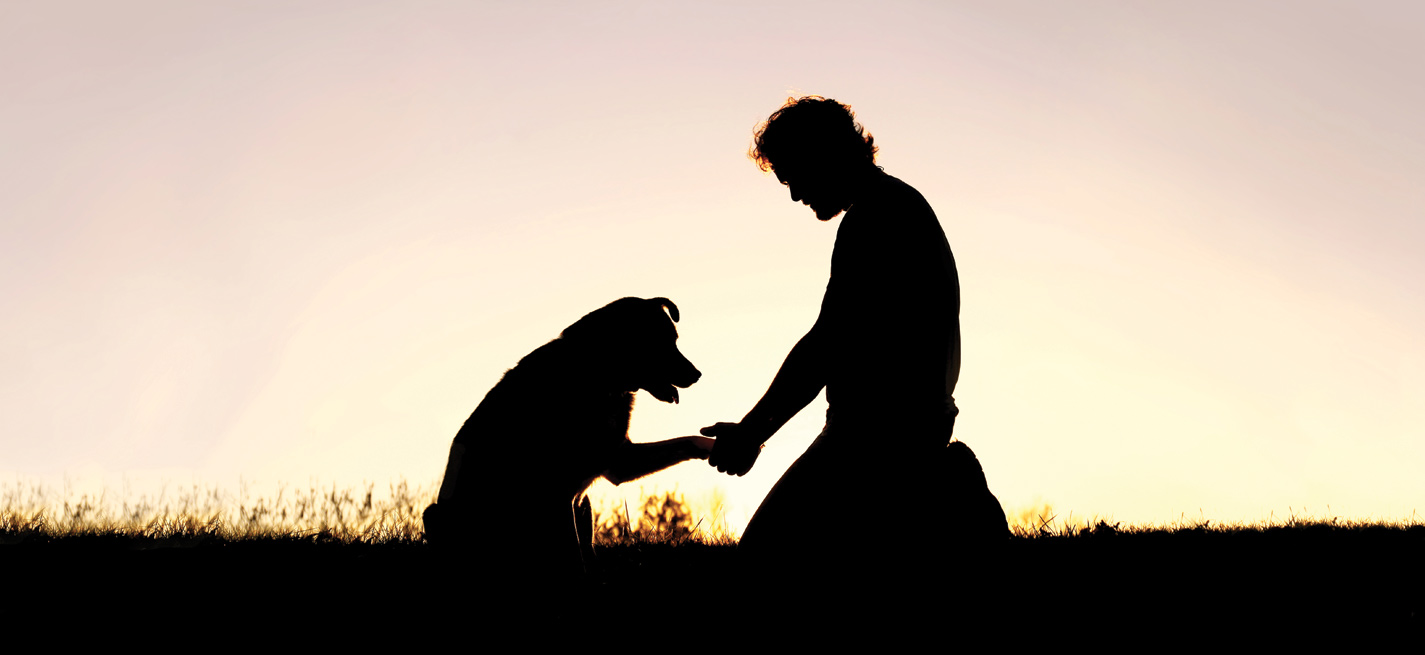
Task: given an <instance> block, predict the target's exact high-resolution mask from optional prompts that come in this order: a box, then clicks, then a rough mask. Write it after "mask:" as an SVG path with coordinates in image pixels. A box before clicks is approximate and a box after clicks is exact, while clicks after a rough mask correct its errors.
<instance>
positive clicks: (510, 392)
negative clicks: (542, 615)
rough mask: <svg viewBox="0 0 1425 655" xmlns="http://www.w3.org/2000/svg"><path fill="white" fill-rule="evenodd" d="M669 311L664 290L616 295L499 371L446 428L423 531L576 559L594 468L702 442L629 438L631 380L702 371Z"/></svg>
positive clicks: (585, 542)
mask: <svg viewBox="0 0 1425 655" xmlns="http://www.w3.org/2000/svg"><path fill="white" fill-rule="evenodd" d="M665 309H666V310H667V313H666V314H665V313H664V310H665ZM670 318H671V319H672V320H669V319H670ZM677 320H678V307H677V306H676V305H674V304H673V301H671V300H668V299H667V298H652V299H643V298H623V299H620V300H616V301H614V302H612V303H609V304H608V305H606V306H604V307H602V308H600V309H597V310H594V311H593V312H590V313H589V314H588V315H586V316H584V317H583V318H581V319H579V320H578V321H577V322H575V323H574V324H573V325H570V326H569V327H568V328H565V329H564V331H563V333H561V334H560V336H559V338H557V339H555V340H553V341H551V342H549V343H547V344H545V345H544V346H541V347H540V348H538V349H536V350H535V351H534V352H532V353H530V354H529V355H527V356H525V358H524V359H521V360H520V362H519V365H517V366H515V367H514V368H512V369H510V370H509V371H507V372H506V373H505V375H504V377H503V378H502V379H501V380H500V382H499V383H498V384H496V385H495V387H494V388H492V389H491V390H490V392H489V393H488V394H486V396H485V399H484V400H483V401H481V402H480V404H479V406H478V407H476V408H475V411H474V413H472V414H471V415H470V418H469V419H467V420H466V421H465V425H464V426H463V427H461V429H460V432H459V433H457V434H456V435H455V441H454V443H453V444H452V445H451V447H450V460H449V462H448V463H447V464H446V468H445V477H444V479H443V480H442V482H441V485H440V495H439V497H438V498H437V500H436V502H435V503H434V504H432V505H431V506H430V507H428V508H426V510H425V516H424V519H425V529H426V539H427V540H428V541H430V542H431V543H432V544H434V545H436V546H455V547H458V548H460V549H461V550H467V549H469V550H473V551H476V552H479V553H480V554H481V555H482V557H481V560H480V561H483V562H489V563H492V564H493V563H497V562H498V563H500V564H501V565H502V566H504V565H514V567H516V568H519V569H526V570H545V571H549V572H551V573H558V572H560V571H567V572H578V571H580V570H582V569H583V568H584V566H585V564H584V561H585V560H588V559H589V558H590V557H592V555H593V546H592V544H593V516H592V513H591V511H590V506H589V500H588V497H587V496H585V492H586V491H587V490H588V488H589V485H591V484H593V482H594V480H596V479H598V478H600V477H602V478H605V479H607V480H608V481H610V482H612V483H614V484H621V483H623V482H627V481H629V480H635V479H638V478H641V477H643V476H645V475H649V474H651V473H655V472H658V471H661V470H663V469H665V468H668V467H670V466H672V465H674V464H677V463H680V462H684V461H687V460H690V459H707V457H708V453H709V452H711V450H712V445H713V440H712V439H710V438H708V437H702V436H688V437H679V438H676V439H668V440H666V441H659V442H655V443H637V444H636V443H633V442H631V441H629V438H628V422H629V415H630V413H631V412H632V410H633V394H634V392H635V391H637V390H639V389H643V390H645V391H647V392H648V393H650V394H653V397H654V398H657V399H659V400H661V401H663V402H665V403H676V402H678V388H687V387H688V386H690V385H692V384H693V383H694V382H697V381H698V378H699V377H701V376H702V374H701V373H700V372H698V369H696V368H694V367H693V364H692V362H689V361H688V359H687V358H686V357H684V356H683V354H682V353H680V352H678V346H677V339H678V330H677V328H676V326H674V325H673V323H674V322H676V321H677ZM486 556H488V557H490V558H486ZM521 565H528V567H532V568H526V567H525V566H521Z"/></svg>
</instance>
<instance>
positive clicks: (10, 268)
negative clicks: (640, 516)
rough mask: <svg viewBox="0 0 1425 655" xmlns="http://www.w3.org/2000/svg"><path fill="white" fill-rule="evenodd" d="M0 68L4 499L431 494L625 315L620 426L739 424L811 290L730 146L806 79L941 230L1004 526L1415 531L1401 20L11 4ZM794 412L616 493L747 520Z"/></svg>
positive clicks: (1420, 504)
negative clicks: (613, 315) (232, 490)
mask: <svg viewBox="0 0 1425 655" xmlns="http://www.w3.org/2000/svg"><path fill="white" fill-rule="evenodd" d="M0 89H4V93H0V189H3V191H0V305H3V307H4V308H5V309H4V312H3V314H0V330H3V334H4V335H5V339H4V340H3V342H0V474H3V475H4V476H5V477H7V478H13V479H21V480H51V481H52V480H57V479H59V478H61V477H62V476H65V475H69V476H70V477H71V478H74V479H89V480H105V481H107V483H108V484H114V483H116V482H117V481H118V480H119V479H121V478H124V477H128V478H130V479H137V480H176V481H178V482H187V481H189V480H202V481H207V482H211V483H214V484H220V485H228V486H231V485H234V484H235V483H236V481H237V479H238V477H239V476H244V477H245V479H249V480H271V481H276V480H285V481H289V482H294V483H303V482H306V481H307V480H309V479H318V480H327V481H337V482H340V483H343V484H345V483H354V482H358V481H360V480H362V479H369V480H373V481H376V482H378V484H383V485H384V483H385V481H387V480H390V479H395V478H401V477H404V478H406V479H408V480H410V481H412V482H415V483H429V482H433V481H435V480H436V479H437V478H438V476H439V475H440V470H441V467H442V466H443V464H444V457H445V453H446V449H447V448H448V446H449V442H450V439H451V437H452V436H453V435H454V433H455V430H456V429H457V428H458V427H459V425H460V424H461V422H463V420H464V419H465V417H466V416H467V415H468V414H469V412H470V410H471V409H472V408H473V407H474V406H475V404H476V403H477V402H478V401H479V400H480V398H481V397H482V396H483V394H484V393H485V391H487V390H488V389H489V387H490V386H491V385H492V384H493V383H494V382H495V381H496V380H497V379H498V378H499V376H500V374H501V373H503V371H504V370H505V369H506V368H508V367H510V366H512V365H514V363H515V362H516V361H518V359H519V358H520V357H521V356H522V355H524V354H525V353H527V352H528V351H529V350H531V349H533V348H535V347H537V346H538V345H540V344H542V343H544V342H545V341H547V340H548V339H550V338H553V337H554V336H556V335H557V334H558V332H559V330H560V329H562V328H563V327H564V326H566V325H567V324H569V323H570V322H572V321H573V320H574V319H576V318H578V317H579V316H581V315H582V314H584V313H585V312H587V311H589V310H592V309H594V308H595V307H598V306H600V305H602V304H604V303H607V302H608V301H611V300H613V299H615V298H618V297H622V296H628V295H639V296H655V295H662V296H668V297H670V298H672V299H673V300H674V301H676V302H677V303H678V305H679V306H680V308H682V310H683V315H684V319H683V323H682V325H681V330H682V334H683V339H682V342H681V343H682V347H683V351H684V353H685V354H687V355H688V356H689V358H690V359H692V361H693V362H694V363H695V364H697V365H698V366H699V368H701V369H702V370H703V372H704V378H703V381H701V382H699V383H698V385H696V386H694V387H693V388H691V389H689V390H687V391H686V392H685V393H684V394H683V402H682V404H680V405H677V406H666V405H662V404H660V403H657V402H656V401H655V400H653V399H652V398H651V397H646V396H644V397H642V398H641V399H640V402H639V405H638V408H637V410H636V411H635V414H634V419H633V425H634V427H633V433H634V436H635V438H636V439H639V440H651V439H660V438H665V437H669V436H676V435H681V434H690V433H693V432H695V431H696V430H697V429H698V428H699V427H701V426H704V425H708V424H711V423H713V422H716V421H728V420H736V419H738V418H740V417H741V416H742V414H743V413H744V412H745V411H746V410H747V409H748V408H749V407H750V406H751V404H752V403H753V402H755V400H756V399H757V398H758V397H759V396H760V394H761V392H762V391H763V390H765V388H766V385H767V383H768V382H770V380H771V377H772V375H773V373H774V372H775V371H776V369H777V367H778V365H779V364H780V363H781V360H782V358H783V357H784V356H785V354H786V351H787V349H789V348H790V346H791V345H792V344H793V343H794V342H795V341H796V339H797V338H798V337H799V336H801V334H802V333H804V332H805V330H806V329H807V328H808V327H809V326H810V324H811V321H812V320H813V319H814V318H815V315H816V310H817V307H818V304H819V301H820V297H821V292H822V290H823V287H824V285H825V281H826V275H827V270H828V262H829V258H830V253H831V246H832V241H833V238H834V233H835V224H832V225H825V224H820V223H818V222H816V221H815V220H813V218H812V215H811V213H810V211H808V210H807V209H806V208H805V207H803V206H801V205H797V204H794V203H792V202H790V200H789V199H788V198H787V196H786V193H785V191H784V190H783V188H782V187H780V186H779V185H778V184H777V183H776V181H775V180H774V179H773V178H771V177H769V176H764V175H763V174H761V173H760V172H759V171H758V170H757V168H756V166H755V165H754V164H752V163H751V162H749V161H748V160H747V159H746V158H745V151H746V147H747V144H748V141H749V138H750V134H751V130H752V128H753V127H754V126H755V125H756V123H757V122H758V121H759V120H761V119H763V118H765V117H766V115H767V114H768V113H770V112H771V111H772V110H774V109H776V107H777V106H778V105H779V104H780V103H781V102H782V101H783V100H784V99H785V98H786V97H787V96H788V95H799V94H806V93H815V94H821V95H825V96H828V97H833V98H836V99H839V100H842V101H844V102H847V103H850V104H851V105H852V106H853V107H854V108H855V109H856V111H857V113H858V116H859V118H860V119H862V120H863V121H864V123H865V124H866V126H867V127H868V128H869V129H870V131H872V132H873V133H874V134H875V135H876V138H877V143H878V144H879V145H880V146H881V148H882V150H881V162H880V163H882V164H883V165H884V166H885V168H886V170H887V172H889V173H891V174H893V175H896V176H898V177H900V178H901V179H903V180H905V181H906V182H908V183H910V184H912V185H913V186H915V187H917V188H918V189H919V190H920V191H921V192H922V193H923V194H924V195H925V196H926V197H927V198H928V199H929V201H930V202H931V204H932V205H933V206H934V207H935V209H936V211H937V213H938V214H939V216H940V219H941V223H942V225H943V226H944V227H945V231H946V233H947V235H948V237H949V240H950V244H951V246H952V248H953V249H954V250H955V254H956V257H957V260H958V263H959V267H960V274H961V281H962V288H963V310H962V315H961V316H962V326H963V332H964V352H965V363H964V370H963V372H962V376H961V383H960V387H959V391H958V392H957V394H956V397H957V400H958V401H959V404H960V406H961V408H962V414H961V417H960V422H959V424H958V425H957V434H958V435H959V436H960V437H961V438H962V439H963V440H965V441H966V442H967V443H969V444H970V445H971V446H973V447H974V448H975V450H976V451H977V452H978V453H979V454H980V456H981V459H982V461H983V463H984V465H985V466H986V469H987V472H988V475H989V478H990V482H991V486H992V488H993V489H994V491H996V492H997V493H998V494H999V495H1000V497H1001V499H1002V500H1003V501H1004V502H1005V504H1006V505H1007V506H1011V507H1014V506H1020V505H1026V504H1028V503H1031V502H1033V501H1034V499H1035V498H1042V499H1044V500H1048V501H1050V502H1052V503H1054V504H1055V506H1056V507H1059V508H1060V509H1061V510H1065V511H1067V510H1072V511H1073V512H1074V513H1075V514H1076V515H1091V514H1099V515H1112V516H1114V517H1116V518H1119V519H1124V520H1131V521H1165V520H1172V519H1176V518H1177V517H1178V516H1180V515H1181V514H1183V513H1188V514H1197V512H1198V511H1199V509H1201V511H1202V512H1203V513H1204V514H1205V515H1206V516H1208V517H1217V518H1219V519H1221V520H1242V519H1255V518H1261V517H1264V516H1266V515H1267V514H1268V513H1269V512H1272V511H1275V512H1277V513H1278V514H1281V513H1282V512H1283V511H1285V510H1287V508H1288V507H1293V508H1297V509H1300V508H1302V507H1306V508H1308V509H1310V510H1313V511H1317V510H1319V511H1325V506H1326V505H1328V504H1329V505H1330V506H1331V508H1332V511H1333V512H1335V513H1338V514H1343V515H1351V516H1369V515H1374V516H1384V517H1388V518H1399V517H1401V516H1404V515H1408V514H1409V513H1410V512H1411V510H1413V509H1425V479H1423V478H1422V476H1419V475H1418V474H1417V471H1418V470H1419V469H1420V468H1421V467H1422V466H1425V439H1422V436H1425V435H1423V434H1422V432H1425V430H1422V426H1425V403H1422V402H1421V400H1420V399H1421V398H1422V397H1425V345H1422V344H1425V341H1423V340H1422V336H1425V335H1422V331H1425V327H1422V326H1425V264H1422V262H1421V258H1420V256H1419V253H1420V252H1421V251H1422V247H1425V220H1422V219H1425V186H1422V184H1421V180H1422V179H1425V123H1422V122H1421V121H1420V119H1419V117H1420V116H1422V115H1425V7H1422V5H1420V4H1419V3H1412V2H1398V3H1389V2H1365V3H1342V2H1245V3H1244V2H1195V3H1121V2H1075V3H1049V2H1039V3H1035V2H936V3H904V2H902V3H896V2H890V3H874V4H872V3H833V2H806V3H767V2H756V3H751V2H749V3H717V4H715V5H713V4H711V3H709V4H706V5H693V4H689V3H659V2H642V3H640V2H623V3H603V4H602V6H600V7H592V6H588V5H585V4H576V3H560V4H549V3H514V2H511V3H468V2H448V3H441V2H425V3H422V2H413V3H400V4H399V5H397V4H391V3H364V2H350V1H344V2H307V3H300V4H299V5H295V6H294V5H293V3H275V2H274V3H260V2H244V3H213V2H210V3H185V2H166V3H138V2H130V3H122V4H114V3H63V2H58V3H31V4H22V5H19V6H14V7H10V8H7V9H6V10H5V14H4V18H3V20H0ZM907 311H913V309H911V308H908V309H907ZM822 411H824V404H823V403H821V401H818V403H817V404H815V405H813V406H812V407H810V408H808V409H807V410H806V411H805V412H803V413H802V414H801V415H800V416H799V417H798V418H797V419H796V420H794V421H793V423H791V424H790V425H789V426H788V427H787V428H786V429H785V430H784V431H783V433H782V434H780V435H778V436H777V437H776V438H775V439H774V440H773V442H772V443H771V445H769V447H768V451H767V453H766V455H765V456H764V458H763V460H762V461H761V462H759V464H758V468H757V469H755V470H754V472H753V473H752V474H751V475H749V476H748V477H747V478H743V479H733V478H727V477H723V476H718V475H717V474H716V472H715V471H712V470H711V469H708V468H707V467H705V466H703V465H701V464H697V463H691V464H686V465H683V466H680V467H677V468H675V469H673V470H670V471H669V472H667V473H665V474H661V475H659V476H656V477H655V478H653V479H650V480H649V481H648V485H649V486H650V487H651V486H661V487H671V486H673V485H675V484H676V485H678V487H679V488H680V490H682V491H684V492H687V493H688V494H689V495H691V496H702V495H706V494H708V493H709V492H710V490H711V489H712V488H713V487H714V486H715V485H720V486H721V488H722V489H723V490H724V492H725V494H726V496H727V498H728V501H729V504H730V507H729V514H730V518H731V519H732V521H733V523H734V524H740V521H741V520H742V518H741V517H742V516H744V515H745V514H746V512H749V511H750V510H751V509H752V508H754V507H755V506H756V503H757V501H758V499H760V497H761V495H762V494H763V493H765V491H766V489H767V488H769V487H770V485H771V484H772V482H773V481H775V479H776V478H777V476H778V475H779V474H780V473H781V471H782V470H783V469H784V468H785V467H786V465H787V464H789V463H790V461H791V460H792V459H793V458H794V457H795V456H796V455H797V454H798V453H799V452H800V450H801V449H802V448H804V447H805V446H806V444H807V443H809V442H810V440H811V438H812V437H814V436H815V434H816V432H817V430H818V429H819V427H820V418H821V412H822ZM848 484H849V485H854V481H848ZM616 491H618V490H613V489H611V488H604V487H600V491H599V493H600V494H601V498H605V499H608V498H616V497H617V496H616V495H613V494H615V492H616Z"/></svg>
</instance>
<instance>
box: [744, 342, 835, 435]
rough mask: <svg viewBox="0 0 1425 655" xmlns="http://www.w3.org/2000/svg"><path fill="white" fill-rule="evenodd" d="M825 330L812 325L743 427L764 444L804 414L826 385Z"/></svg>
mask: <svg viewBox="0 0 1425 655" xmlns="http://www.w3.org/2000/svg"><path fill="white" fill-rule="evenodd" d="M824 344H825V339H824V337H823V334H822V331H821V330H819V329H818V328H817V327H815V326H813V327H812V329H811V331H810V332H807V334H806V336H804V337H802V339H801V341H798V342H797V345H796V346H794V347H793V348H792V352H791V353H789V354H788V355H787V359H786V361H784V362H782V368H781V369H780V370H778V371H777V377H775V378H773V379H772V386H771V387H769V388H768V389H767V393H765V394H763V395H762V399H761V400H759V401H757V405H756V406H755V407H753V408H752V411H750V412H747V416H746V417H744V418H743V419H742V423H741V424H740V425H741V426H742V427H743V428H744V429H746V430H748V431H749V432H748V433H749V434H750V435H751V436H753V437H755V438H756V440H757V443H762V442H764V441H766V440H767V439H768V438H770V437H771V436H772V435H773V434H775V433H776V432H777V430H779V429H781V427H782V426H783V425H785V424H786V423H787V421H790V420H791V419H792V417H793V416H795V415H796V413H797V412H799V411H801V410H802V408H803V407H806V406H807V405H808V404H809V403H811V401H813V400H815V399H816V395H817V394H819V393H821V389H822V388H823V387H825V386H826V348H825V345H824Z"/></svg>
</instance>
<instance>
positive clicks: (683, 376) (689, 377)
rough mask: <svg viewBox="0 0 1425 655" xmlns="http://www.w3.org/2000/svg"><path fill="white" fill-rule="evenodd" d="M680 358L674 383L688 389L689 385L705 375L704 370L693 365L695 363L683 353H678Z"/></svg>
mask: <svg viewBox="0 0 1425 655" xmlns="http://www.w3.org/2000/svg"><path fill="white" fill-rule="evenodd" d="M678 359H679V360H680V361H679V362H678V367H677V371H676V372H675V373H674V376H673V377H674V380H675V382H674V383H673V384H674V385H675V386H678V387H681V388H683V389H686V388H688V387H691V386H693V383H695V382H697V381H698V380H699V379H701V378H702V377H703V372H702V371H699V370H698V369H697V367H696V366H693V363H692V362H690V361H688V358H687V357H684V356H683V355H682V353H679V354H678Z"/></svg>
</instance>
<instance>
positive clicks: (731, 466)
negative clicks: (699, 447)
mask: <svg viewBox="0 0 1425 655" xmlns="http://www.w3.org/2000/svg"><path fill="white" fill-rule="evenodd" d="M701 432H702V433H703V434H704V435H707V436H709V437H716V438H717V441H716V442H715V443H714V444H713V450H712V454H711V455H710V456H708V465H709V466H712V467H714V468H716V469H717V470H718V471H720V472H722V473H726V474H728V475H737V476H741V475H743V474H745V473H747V472H748V471H750V470H752V465H753V464H755V463H756V462H757V455H759V454H761V452H762V443H761V442H760V441H758V440H757V439H756V438H754V437H752V436H750V435H748V434H747V433H746V431H745V430H744V429H743V427H742V426H741V425H740V424H738V423H718V424H717V425H710V426H708V427H705V428H703V429H702V430H701Z"/></svg>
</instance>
